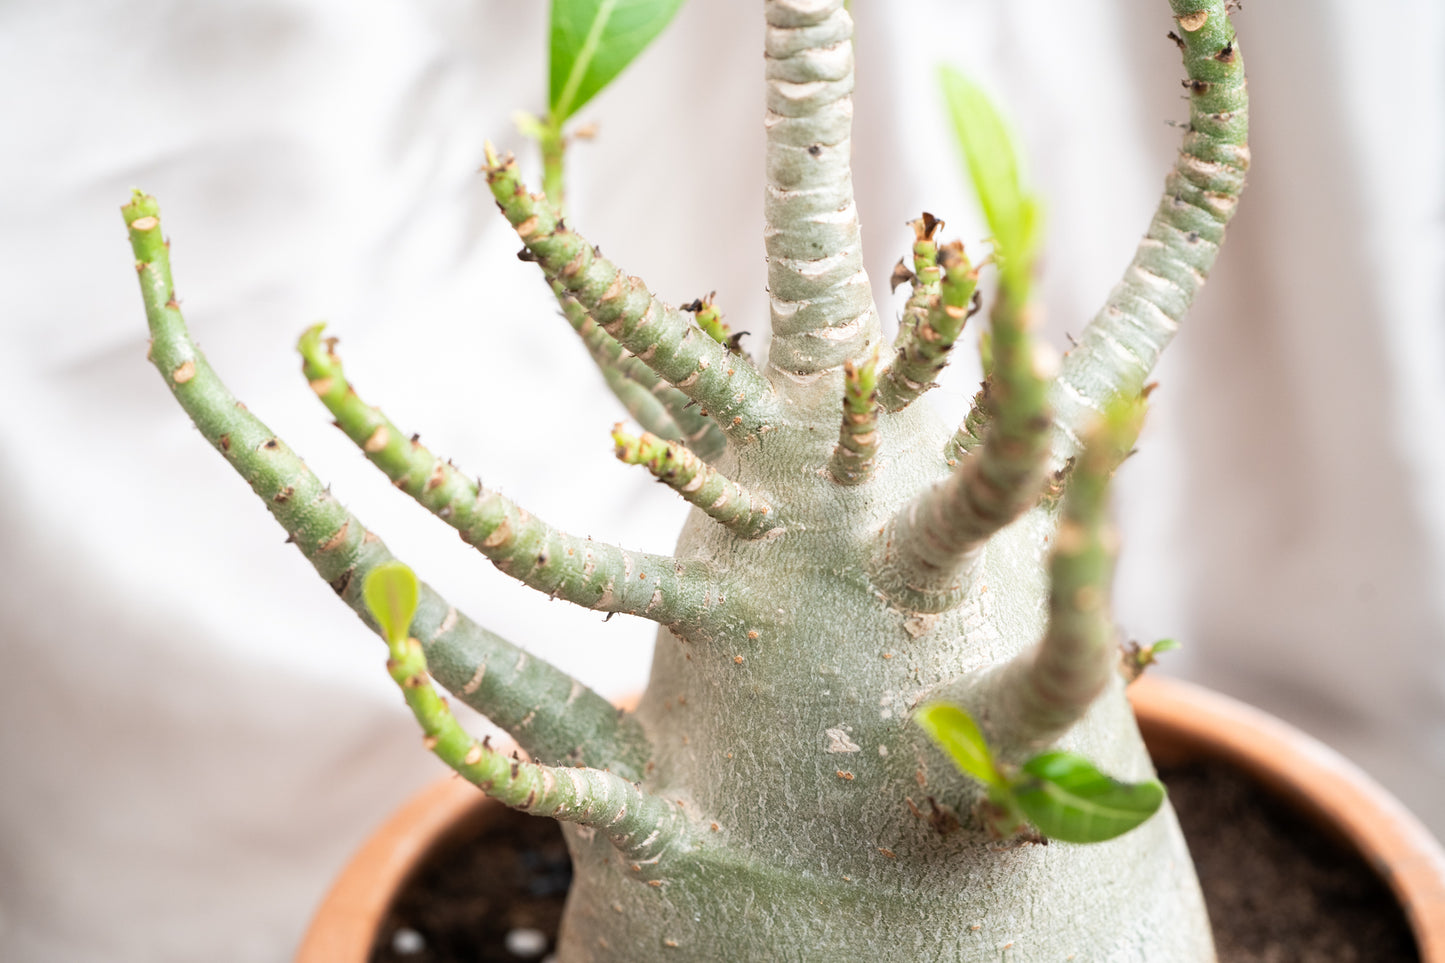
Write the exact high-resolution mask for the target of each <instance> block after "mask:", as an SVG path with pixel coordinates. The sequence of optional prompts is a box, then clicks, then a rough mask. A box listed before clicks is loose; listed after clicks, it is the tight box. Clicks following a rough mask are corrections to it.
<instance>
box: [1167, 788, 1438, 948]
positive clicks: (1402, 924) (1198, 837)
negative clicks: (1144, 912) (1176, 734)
mask: <svg viewBox="0 0 1445 963" xmlns="http://www.w3.org/2000/svg"><path fill="white" fill-rule="evenodd" d="M1159 777H1160V778H1161V779H1162V780H1163V781H1164V783H1165V785H1167V786H1168V787H1169V798H1170V799H1171V801H1172V802H1173V803H1174V809H1175V811H1176V812H1177V813H1178V814H1179V824H1180V826H1182V827H1183V829H1184V837H1185V838H1186V839H1187V840H1188V841H1189V852H1190V855H1192V856H1193V857H1194V866H1195V869H1197V870H1198V872H1199V883H1200V885H1201V886H1202V887H1203V888H1204V902H1205V905H1207V906H1208V907H1209V920H1210V922H1211V923H1212V924H1213V928H1214V943H1215V947H1216V949H1217V950H1218V952H1219V963H1296V961H1299V963H1416V961H1418V960H1419V959H1420V955H1419V952H1418V951H1417V950H1416V948H1415V939H1414V937H1413V936H1412V935H1411V933H1410V926H1409V924H1408V923H1407V922H1406V921H1405V915H1404V913H1403V912H1402V911H1401V909H1400V907H1399V904H1398V903H1396V902H1395V898H1394V896H1393V894H1391V892H1390V890H1389V888H1388V887H1386V886H1385V884H1384V883H1382V882H1381V881H1380V878H1379V877H1378V876H1376V875H1375V873H1374V872H1373V871H1372V870H1371V869H1370V868H1369V866H1367V865H1366V864H1365V862H1364V860H1362V859H1361V858H1360V857H1359V856H1358V855H1356V854H1355V853H1354V852H1353V851H1351V850H1348V849H1345V848H1344V847H1342V846H1341V845H1339V844H1337V843H1336V842H1335V841H1334V840H1333V839H1330V838H1329V837H1327V836H1325V835H1323V834H1322V833H1321V832H1320V831H1319V830H1317V829H1316V828H1315V827H1314V826H1312V825H1310V824H1309V823H1307V822H1306V821H1304V820H1303V819H1301V818H1300V817H1299V816H1297V815H1295V814H1294V813H1292V812H1290V811H1289V810H1288V809H1286V808H1285V807H1284V806H1283V805H1282V804H1281V803H1279V802H1278V801H1276V800H1275V799H1273V798H1271V797H1270V796H1269V795H1267V794H1266V793H1265V792H1264V791H1263V790H1261V789H1260V788H1259V787H1258V785H1256V784H1255V783H1254V782H1253V781H1252V780H1251V779H1249V778H1248V777H1247V776H1245V775H1243V774H1241V773H1240V772H1239V771H1238V770H1237V769H1234V768H1233V767H1230V766H1227V765H1224V764H1222V763H1217V762H1194V763H1189V764H1187V765H1182V766H1175V767H1166V768H1161V770H1160V772H1159Z"/></svg>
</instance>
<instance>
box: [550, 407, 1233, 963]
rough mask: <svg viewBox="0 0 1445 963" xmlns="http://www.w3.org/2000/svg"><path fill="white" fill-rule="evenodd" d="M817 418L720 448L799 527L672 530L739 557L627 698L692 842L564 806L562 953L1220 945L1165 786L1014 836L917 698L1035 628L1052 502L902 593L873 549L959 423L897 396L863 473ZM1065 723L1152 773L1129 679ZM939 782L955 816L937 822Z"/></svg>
mask: <svg viewBox="0 0 1445 963" xmlns="http://www.w3.org/2000/svg"><path fill="white" fill-rule="evenodd" d="M834 423H835V419H834V417H833V415H832V413H831V412H830V413H829V416H828V418H827V420H826V425H827V426H828V427H832V426H833V425H834ZM824 424H825V422H822V421H821V420H820V423H819V425H818V426H817V430H809V426H807V425H805V424H803V425H795V426H793V428H791V429H789V430H788V431H787V432H786V433H785V435H784V437H782V438H779V439H777V443H776V444H769V445H767V446H762V447H761V448H758V447H752V448H749V449H746V450H744V452H743V456H742V458H741V459H738V460H736V461H734V460H728V461H725V462H724V463H723V466H722V467H723V468H724V469H725V470H726V471H728V472H729V474H731V475H732V476H733V477H735V478H737V479H739V480H740V481H742V482H744V483H745V484H748V485H749V486H751V487H753V488H754V489H755V490H759V491H764V492H773V491H777V490H779V489H780V488H781V487H782V486H784V485H786V486H788V491H789V496H790V497H789V498H788V502H789V504H790V505H791V506H793V510H792V513H791V514H790V515H789V516H788V519H787V521H788V532H787V534H785V535H783V536H782V537H779V538H777V539H773V540H771V541H767V542H744V541H739V540H736V539H734V538H733V537H732V536H730V535H729V534H728V533H727V532H725V531H724V530H723V529H722V528H721V526H719V525H717V524H716V523H714V522H712V521H711V520H710V519H708V518H706V517H703V516H701V515H700V514H699V513H694V516H693V518H692V520H691V521H690V523H689V524H688V526H687V528H686V530H685V531H684V533H683V537H682V540H681V543H680V545H679V554H680V556H682V557H689V556H697V557H711V558H713V559H724V560H727V562H726V566H727V567H726V568H725V569H724V570H723V571H722V572H721V578H722V580H723V582H724V583H730V584H731V585H732V590H731V591H730V592H729V593H728V594H727V597H726V601H725V602H724V604H723V607H724V611H723V612H721V613H719V615H720V618H719V619H718V624H720V625H723V626H725V628H724V629H723V630H721V631H719V632H718V633H717V634H716V635H715V636H714V637H713V638H711V639H708V640H704V641H693V642H684V641H681V640H680V639H679V638H677V637H676V636H674V635H673V634H671V633H670V632H668V631H666V630H663V631H662V632H661V633H660V634H659V638H658V644H657V650H656V654H655V656H654V661H653V671H652V678H651V681H650V683H649V685H648V689H647V692H646V693H645V695H644V697H643V700H642V703H641V705H640V706H639V708H638V710H637V718H638V719H640V720H641V721H642V723H643V725H644V728H645V729H646V730H647V732H648V733H649V735H650V736H651V738H652V740H653V743H654V746H655V747H656V754H655V756H654V759H653V762H654V764H655V768H653V769H652V770H651V771H650V773H649V775H648V776H647V777H646V779H645V781H644V784H645V786H646V787H647V788H648V789H650V790H651V791H653V792H655V793H658V794H660V795H663V796H665V797H666V798H669V799H676V800H681V801H682V802H683V810H684V812H686V813H688V814H689V817H690V819H691V820H692V822H693V826H694V829H695V836H694V838H695V839H696V840H697V842H696V844H695V848H694V849H692V850H691V851H690V852H687V853H685V854H684V853H680V852H675V853H672V854H670V858H668V859H665V860H664V861H663V863H662V864H661V865H660V866H659V867H658V871H657V873H656V875H657V881H658V883H660V885H651V884H650V883H648V882H645V881H643V880H640V879H638V878H637V875H638V874H636V873H634V872H633V871H632V870H631V869H630V867H629V866H628V865H627V864H626V862H625V861H624V860H621V859H619V857H618V855H617V853H616V851H615V850H613V849H612V847H611V846H610V845H609V844H607V843H606V842H605V841H604V840H602V839H601V838H600V836H596V837H594V836H592V835H591V834H586V833H585V831H584V835H587V836H588V838H585V839H584V838H581V836H579V835H578V834H577V833H576V832H575V831H573V832H572V844H573V852H574V854H575V857H576V862H577V883H576V884H575V886H574V889H573V893H572V897H571V900H570V902H569V904H568V911H567V919H566V924H565V932H564V937H563V944H562V946H563V949H562V953H561V954H560V956H559V959H561V960H563V961H567V963H577V961H582V960H594V961H601V960H617V961H623V960H626V961H646V960H654V959H655V960H674V961H675V960H683V959H685V960H689V961H697V960H719V961H722V960H727V961H738V960H780V959H788V960H792V959H798V960H814V959H817V960H836V959H877V960H897V961H908V963H917V961H921V960H970V961H972V960H977V961H984V960H988V961H997V960H999V959H1005V960H1010V961H1035V960H1037V961H1046V960H1047V961H1062V960H1067V959H1070V958H1073V959H1076V960H1081V961H1082V960H1089V961H1126V960H1127V961H1140V963H1143V961H1151V963H1158V961H1164V960H1168V961H1176V963H1191V961H1208V960H1212V959H1213V950H1212V947H1211V942H1210V937H1209V930H1208V925H1207V921H1206V918H1205V914H1204V909H1203V905H1202V900H1201V897H1200V894H1199V891H1198V886H1197V883H1196V882H1195V879H1194V872H1193V869H1192V866H1191V863H1190V861H1189V857H1188V854H1187V852H1186V850H1185V847H1184V843H1183V841H1182V839H1181V837H1180V834H1179V830H1178V827H1177V825H1176V824H1175V821H1174V817H1173V814H1172V812H1171V811H1169V810H1168V808H1167V806H1166V808H1165V810H1163V811H1161V812H1160V813H1158V814H1157V815H1156V816H1155V817H1154V818H1153V819H1151V820H1150V821H1149V822H1148V823H1147V824H1146V825H1145V826H1144V827H1142V828H1140V829H1139V830H1136V831H1134V832H1132V833H1129V834H1126V835H1125V836H1123V837H1121V838H1119V839H1117V840H1114V841H1113V842H1110V843H1105V844H1100V845H1091V846H1073V845H1069V844H1065V843H1057V842H1055V843H1051V844H1049V845H1047V846H1041V845H1035V844H1022V845H1019V846H1017V847H1015V848H1012V849H1007V850H1000V849H999V848H997V844H996V843H994V842H992V841H991V840H990V839H989V838H988V836H987V834H986V832H985V831H984V830H983V829H982V827H981V825H980V824H979V822H978V821H977V820H976V819H974V818H973V816H972V815H971V813H970V810H969V806H970V804H971V803H972V802H974V801H976V800H977V798H978V797H977V795H976V793H975V791H974V790H973V788H972V787H971V786H970V785H969V784H968V783H966V782H965V781H964V779H963V778H962V777H960V776H959V774H958V773H957V772H956V770H954V768H953V767H952V765H951V764H950V763H949V762H948V761H947V760H945V759H944V757H943V756H942V755H941V754H940V753H938V752H937V751H936V750H935V749H933V748H932V747H931V746H930V745H928V744H926V742H925V741H924V740H923V739H921V733H920V731H919V730H918V728H917V727H916V726H915V725H913V724H912V723H910V722H909V721H908V719H909V715H910V713H911V710H912V709H913V707H914V706H915V705H916V704H917V703H918V702H919V700H920V699H921V698H922V697H923V696H924V695H925V694H926V693H928V692H929V691H930V690H931V689H933V688H935V687H937V686H940V685H942V684H944V683H947V682H949V681H950V680H954V679H956V678H957V677H958V676H959V675H960V673H967V672H970V671H974V670H982V669H984V668H986V667H988V666H993V665H998V664H1000V663H1003V662H1006V661H1007V660H1008V659H1010V658H1012V657H1014V656H1015V655H1017V654H1018V652H1020V651H1021V650H1023V649H1024V648H1026V647H1027V646H1028V645H1030V644H1032V643H1033V642H1034V641H1035V640H1037V639H1038V638H1039V636H1040V634H1041V633H1042V631H1043V617H1044V615H1043V613H1044V600H1045V596H1046V593H1047V590H1048V587H1047V585H1046V579H1045V577H1044V575H1043V569H1042V567H1041V564H1040V563H1041V561H1042V558H1043V555H1042V553H1041V552H1040V549H1039V546H1040V545H1041V544H1042V543H1043V536H1044V535H1045V534H1046V533H1047V531H1048V530H1049V529H1050V528H1051V526H1052V520H1051V518H1050V517H1049V516H1048V515H1047V514H1046V513H1044V512H1043V511H1037V512H1035V513H1033V514H1031V515H1029V516H1027V517H1026V518H1025V519H1024V520H1023V521H1021V522H1020V523H1019V524H1017V525H1015V526H1013V527H1011V528H1010V529H1008V530H1006V531H1005V532H1004V533H1002V534H1001V535H1000V536H999V537H997V538H995V539H994V540H993V541H991V542H990V543H989V545H988V547H987V549H986V550H985V554H984V556H983V558H982V559H981V560H980V564H979V565H978V566H977V568H976V569H975V570H974V572H973V573H972V575H971V576H970V579H969V582H968V588H967V591H966V594H965V599H964V601H963V603H962V604H961V605H959V606H958V607H956V608H954V609H953V610H951V611H950V612H948V613H945V614H943V615H940V616H938V617H936V618H935V619H933V620H931V621H930V620H928V619H920V618H918V617H917V616H913V617H910V616H909V614H908V613H903V612H899V611H898V610H896V609H894V608H891V607H890V606H889V605H888V604H887V603H886V602H885V601H883V600H882V599H881V598H880V596H879V595H878V594H877V592H875V591H874V589H873V587H872V586H871V584H870V581H869V578H868V573H867V564H868V562H867V560H868V558H869V553H870V551H871V549H872V546H873V544H874V539H875V538H876V533H877V531H878V529H879V527H880V526H881V525H882V523H883V521H885V520H886V519H887V518H888V517H889V516H890V514H891V513H892V512H894V511H896V510H897V509H898V508H899V507H900V505H902V504H903V503H904V502H906V501H907V500H908V498H909V497H910V496H911V495H912V494H913V493H914V492H916V491H917V490H918V488H919V486H921V485H926V484H928V483H930V482H933V481H937V480H939V479H941V478H943V477H945V476H946V474H947V472H948V466H947V465H946V464H945V462H944V460H943V458H942V456H941V455H940V454H939V452H941V451H942V449H943V445H944V442H945V440H946V439H947V437H948V429H947V427H946V426H945V425H943V424H941V423H940V422H938V421H937V420H936V418H935V417H934V416H933V415H932V414H931V412H929V411H928V410H927V406H923V405H918V406H913V407H911V408H909V409H908V410H907V411H905V412H903V413H900V414H898V415H896V416H893V417H892V418H890V419H889V425H890V427H891V429H892V430H891V431H890V432H888V434H887V437H885V439H884V440H883V450H882V452H881V453H880V458H879V465H880V468H879V470H878V473H877V475H876V476H875V477H874V478H873V479H872V480H870V482H869V483H868V484H867V485H865V486H862V487H861V488H850V487H846V486H840V485H837V484H836V483H835V482H834V481H832V480H831V478H829V477H826V476H824V475H820V474H819V473H818V472H817V468H818V467H819V466H820V465H822V464H825V463H826V460H827V458H828V457H829V454H830V449H831V446H832V444H833V438H832V437H829V435H828V434H826V433H825V432H824V431H823V427H824ZM983 721H984V724H985V726H987V720H983ZM1061 745H1063V746H1065V747H1068V748H1071V749H1074V750H1076V751H1079V752H1082V753H1085V754H1087V755H1088V756H1089V757H1090V758H1091V759H1092V760H1093V761H1095V762H1096V763H1098V764H1099V766H1100V767H1101V768H1103V769H1104V770H1105V771H1108V772H1110V773H1112V774H1114V775H1116V776H1119V777H1122V778H1142V777H1145V776H1148V775H1150V774H1151V772H1152V770H1151V767H1150V763H1149V760H1148V757H1147V755H1146V754H1145V752H1144V748H1143V745H1142V743H1141V741H1140V739H1139V735H1138V732H1137V730H1136V728H1135V726H1134V721H1133V717H1132V715H1131V714H1130V711H1129V709H1128V705H1127V703H1126V701H1125V698H1124V693H1123V685H1122V682H1119V683H1115V684H1113V685H1112V686H1111V687H1110V690H1109V691H1108V692H1107V693H1106V695H1105V696H1104V697H1103V698H1102V699H1100V700H1099V702H1098V703H1097V704H1096V705H1095V706H1094V707H1093V708H1092V709H1091V710H1090V712H1089V713H1088V715H1087V716H1086V718H1085V719H1084V721H1083V722H1082V723H1081V724H1080V725H1078V726H1076V727H1075V728H1074V729H1073V730H1072V731H1071V732H1070V733H1069V735H1068V736H1067V737H1066V738H1065V739H1064V740H1062V742H1061ZM910 802H911V805H910ZM932 802H936V803H937V804H938V805H939V806H941V807H943V806H946V807H951V808H953V809H956V810H957V815H958V816H959V817H960V820H961V823H962V825H961V827H960V828H958V829H956V830H955V831H953V832H950V833H949V834H948V835H947V836H943V835H941V834H940V832H939V830H938V827H937V826H936V825H935V821H937V822H939V823H940V824H942V823H943V822H944V820H945V819H946V817H939V819H938V820H934V819H932V818H930V817H931V816H932V813H933V809H932ZM914 807H917V809H918V811H919V813H918V814H915V812H914V810H913V808H914ZM714 823H715V824H716V825H717V829H716V830H715V831H714V830H713V829H712V825H713V824H714ZM944 828H947V827H946V825H945V827H944Z"/></svg>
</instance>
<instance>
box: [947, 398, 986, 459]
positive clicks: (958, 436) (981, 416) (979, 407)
mask: <svg viewBox="0 0 1445 963" xmlns="http://www.w3.org/2000/svg"><path fill="white" fill-rule="evenodd" d="M991 384H992V379H991V378H988V377H987V376H985V377H984V379H983V383H982V384H980V385H979V386H978V391H977V392H976V393H975V394H974V396H973V404H972V405H970V406H969V409H968V414H967V415H965V416H964V419H963V424H961V425H959V426H958V431H956V432H954V435H953V439H952V440H951V441H950V442H949V443H948V448H947V450H946V452H945V454H946V455H947V457H948V459H949V464H950V465H951V464H954V463H955V462H957V460H958V459H960V458H962V457H963V456H964V455H967V454H968V453H969V452H971V451H973V450H974V449H975V448H977V447H979V446H980V445H982V444H983V440H984V438H985V437H987V435H988V409H989V400H988V396H989V392H990V386H991Z"/></svg>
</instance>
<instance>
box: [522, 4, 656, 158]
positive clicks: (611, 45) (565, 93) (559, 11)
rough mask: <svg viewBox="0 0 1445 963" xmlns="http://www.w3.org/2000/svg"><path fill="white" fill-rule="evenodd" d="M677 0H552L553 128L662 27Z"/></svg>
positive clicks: (550, 102) (550, 99)
mask: <svg viewBox="0 0 1445 963" xmlns="http://www.w3.org/2000/svg"><path fill="white" fill-rule="evenodd" d="M682 3H683V0H552V63H551V69H550V72H549V73H550V77H549V82H550V88H549V92H548V95H547V97H548V100H547V103H548V107H549V108H550V109H551V117H550V120H551V122H552V124H553V125H554V126H555V127H557V128H559V129H560V127H561V126H562V122H563V121H564V120H566V119H567V118H568V117H571V116H572V115H573V114H575V113H576V112H577V111H578V110H580V109H581V108H582V105H583V104H585V103H587V101H589V100H591V99H592V98H593V97H595V96H597V93H598V92H599V91H600V90H602V88H603V87H606V86H607V85H608V84H610V83H611V82H612V81H613V79H614V78H615V77H616V76H617V75H618V74H620V73H622V71H623V69H624V68H625V67H626V66H627V65H628V64H630V63H632V61H633V60H634V59H636V57H637V55H638V54H640V53H642V51H643V49H644V48H645V47H646V46H647V45H648V44H650V43H651V42H652V41H653V39H654V38H655V37H656V36H657V35H658V34H659V33H661V32H662V28H663V27H666V26H667V24H668V21H670V20H671V19H672V17H673V14H675V13H677V11H678V8H679V7H681V6H682Z"/></svg>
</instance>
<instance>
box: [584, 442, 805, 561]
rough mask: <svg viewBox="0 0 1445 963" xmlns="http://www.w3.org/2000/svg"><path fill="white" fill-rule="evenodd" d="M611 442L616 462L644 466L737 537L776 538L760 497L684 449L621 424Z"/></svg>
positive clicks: (777, 529) (774, 523)
mask: <svg viewBox="0 0 1445 963" xmlns="http://www.w3.org/2000/svg"><path fill="white" fill-rule="evenodd" d="M612 440H613V441H614V442H615V443H616V445H617V457H618V459H620V460H621V461H623V462H625V463H626V464H629V465H642V466H644V467H645V468H646V469H647V470H648V471H650V472H652V474H653V475H654V476H656V477H657V479H658V480H659V481H661V482H664V483H665V484H666V485H667V486H668V487H670V488H672V489H673V490H674V491H676V492H677V493H678V494H679V495H681V496H682V497H683V498H685V499H686V500H687V501H688V502H689V503H691V504H692V505H695V506H697V507H698V508H700V509H701V510H702V511H703V512H704V513H705V514H707V516H708V517H710V518H712V519H713V520H714V521H716V522H718V523H719V524H720V525H722V526H723V527H724V528H726V529H727V530H728V531H730V532H732V533H733V534H734V535H736V536H737V537H738V538H747V539H753V538H768V537H771V536H774V535H781V534H782V532H783V529H782V526H781V525H780V524H779V523H778V517H777V515H776V514H775V513H774V512H773V508H772V506H771V505H769V504H768V502H767V501H766V500H765V499H764V498H763V497H762V496H760V495H758V494H756V493H755V492H752V491H749V490H748V489H747V488H744V487H743V486H742V485H739V484H738V483H737V482H735V481H733V480H732V479H730V478H728V477H727V476H726V475H724V474H723V473H722V472H720V471H718V470H717V469H716V468H713V467H711V466H710V465H708V464H706V463H705V462H704V461H703V460H702V459H701V458H699V457H698V456H697V455H695V454H693V453H692V452H691V451H689V450H688V449H687V448H686V447H685V446H683V445H679V444H677V443H675V442H669V441H665V440H664V439H662V438H659V437H657V436H656V435H654V434H652V433H651V432H643V434H642V436H641V437H638V436H636V435H630V434H628V433H627V432H625V431H623V430H622V426H621V425H618V426H617V427H616V428H614V429H613V430H612Z"/></svg>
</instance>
